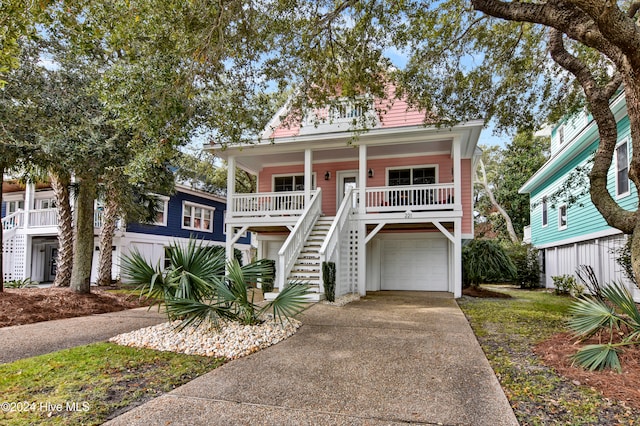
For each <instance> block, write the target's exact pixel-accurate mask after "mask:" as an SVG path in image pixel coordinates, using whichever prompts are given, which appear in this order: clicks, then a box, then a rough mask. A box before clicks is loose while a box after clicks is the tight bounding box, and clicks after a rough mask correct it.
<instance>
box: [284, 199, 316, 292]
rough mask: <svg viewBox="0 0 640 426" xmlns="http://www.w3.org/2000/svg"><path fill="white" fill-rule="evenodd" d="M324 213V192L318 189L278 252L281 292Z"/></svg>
mask: <svg viewBox="0 0 640 426" xmlns="http://www.w3.org/2000/svg"><path fill="white" fill-rule="evenodd" d="M321 212H322V190H321V188H318V189H317V190H316V193H315V194H314V195H313V197H312V198H311V201H310V202H309V205H308V206H307V207H306V208H305V210H304V212H303V213H302V215H301V216H300V218H299V219H298V221H297V222H296V225H295V227H294V228H293V230H292V231H291V233H290V234H289V237H288V238H287V239H286V241H285V242H284V244H283V245H282V248H281V249H280V251H278V269H277V274H276V275H277V277H276V278H277V286H278V289H279V290H280V291H282V290H283V289H284V286H285V283H286V281H287V277H288V276H289V273H291V270H292V269H293V266H294V265H295V262H296V259H297V258H298V256H299V255H300V252H301V251H302V247H303V246H304V243H305V241H306V240H307V238H308V237H309V234H310V233H311V230H312V229H313V225H315V223H316V221H317V220H318V218H319V217H320V213H321Z"/></svg>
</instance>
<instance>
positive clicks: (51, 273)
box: [44, 245, 58, 282]
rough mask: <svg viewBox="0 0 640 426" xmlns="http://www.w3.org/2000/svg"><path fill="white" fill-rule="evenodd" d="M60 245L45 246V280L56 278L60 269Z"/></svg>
mask: <svg viewBox="0 0 640 426" xmlns="http://www.w3.org/2000/svg"><path fill="white" fill-rule="evenodd" d="M57 262H58V247H57V246H54V245H47V246H46V248H45V266H44V268H45V269H44V280H45V281H47V282H49V281H53V280H55V278H56V272H57V270H58V263H57Z"/></svg>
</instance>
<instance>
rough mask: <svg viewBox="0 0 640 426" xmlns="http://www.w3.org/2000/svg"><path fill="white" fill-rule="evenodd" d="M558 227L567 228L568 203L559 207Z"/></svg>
mask: <svg viewBox="0 0 640 426" xmlns="http://www.w3.org/2000/svg"><path fill="white" fill-rule="evenodd" d="M558 229H567V205H566V204H562V205H560V206H559V207H558Z"/></svg>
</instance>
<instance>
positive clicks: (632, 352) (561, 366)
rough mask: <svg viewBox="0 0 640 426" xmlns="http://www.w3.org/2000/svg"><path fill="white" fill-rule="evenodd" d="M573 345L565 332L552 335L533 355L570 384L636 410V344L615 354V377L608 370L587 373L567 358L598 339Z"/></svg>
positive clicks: (639, 391) (639, 361) (639, 403)
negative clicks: (619, 369) (619, 367)
mask: <svg viewBox="0 0 640 426" xmlns="http://www.w3.org/2000/svg"><path fill="white" fill-rule="evenodd" d="M575 342H576V339H575V338H573V337H572V336H571V335H570V334H569V333H561V334H556V335H555V336H553V337H551V338H550V339H548V340H545V341H544V342H541V343H539V344H538V345H536V346H535V348H534V352H535V353H536V354H537V355H538V356H539V357H540V358H542V359H543V361H544V363H545V364H546V365H548V366H550V367H552V368H553V369H554V370H556V371H557V372H558V373H559V374H561V375H562V376H564V377H566V378H568V379H569V380H571V381H573V382H574V384H577V385H584V386H590V387H592V388H595V389H597V390H598V391H600V392H601V393H602V394H603V395H604V396H605V397H607V398H610V399H615V400H618V401H622V402H624V403H625V404H626V405H627V406H629V407H634V408H638V409H640V347H638V346H640V345H635V346H629V347H627V348H625V349H624V352H623V353H621V354H620V355H619V356H620V364H621V365H622V373H621V374H618V373H616V372H614V371H611V370H605V371H588V370H585V369H582V368H580V367H577V366H573V365H572V360H571V359H570V357H571V355H573V354H575V353H576V352H577V351H578V349H580V347H581V345H583V344H584V345H586V344H590V343H598V340H597V338H592V339H591V340H588V341H586V342H584V343H578V344H576V343H575Z"/></svg>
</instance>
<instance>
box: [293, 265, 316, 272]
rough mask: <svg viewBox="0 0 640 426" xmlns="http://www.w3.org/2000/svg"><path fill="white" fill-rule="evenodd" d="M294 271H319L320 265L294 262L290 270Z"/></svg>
mask: <svg viewBox="0 0 640 426" xmlns="http://www.w3.org/2000/svg"><path fill="white" fill-rule="evenodd" d="M294 271H312V272H314V271H315V272H319V271H320V266H319V265H318V264H317V263H296V264H295V265H293V269H292V270H291V272H294Z"/></svg>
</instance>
